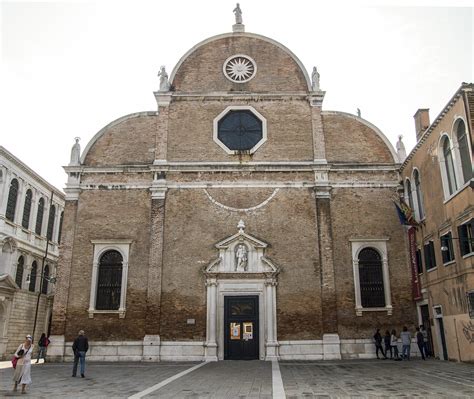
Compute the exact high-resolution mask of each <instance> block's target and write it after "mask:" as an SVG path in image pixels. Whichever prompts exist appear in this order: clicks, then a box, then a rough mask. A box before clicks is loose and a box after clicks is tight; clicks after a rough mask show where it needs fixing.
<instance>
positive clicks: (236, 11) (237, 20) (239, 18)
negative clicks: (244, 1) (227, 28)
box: [234, 3, 242, 24]
mask: <svg viewBox="0 0 474 399" xmlns="http://www.w3.org/2000/svg"><path fill="white" fill-rule="evenodd" d="M234 14H235V23H236V24H241V23H242V10H241V9H240V5H239V3H237V5H236V6H235V8H234Z"/></svg>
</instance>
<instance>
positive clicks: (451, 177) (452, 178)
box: [443, 137, 458, 195]
mask: <svg viewBox="0 0 474 399" xmlns="http://www.w3.org/2000/svg"><path fill="white" fill-rule="evenodd" d="M443 156H444V163H445V165H444V167H445V172H446V180H447V181H446V183H447V186H448V190H449V195H451V194H452V193H454V192H455V191H456V190H457V188H458V187H457V184H456V174H455V173H454V162H453V153H452V151H451V146H450V144H449V139H448V138H447V137H446V138H445V139H444V142H443Z"/></svg>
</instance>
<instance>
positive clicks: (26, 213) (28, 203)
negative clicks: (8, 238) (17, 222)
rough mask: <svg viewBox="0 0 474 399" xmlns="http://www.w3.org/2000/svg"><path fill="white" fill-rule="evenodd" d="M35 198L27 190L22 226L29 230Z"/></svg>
mask: <svg viewBox="0 0 474 399" xmlns="http://www.w3.org/2000/svg"><path fill="white" fill-rule="evenodd" d="M32 198H33V193H32V192H31V190H26V195H25V206H24V207H23V219H22V221H21V225H22V226H23V227H24V228H25V229H27V228H28V227H30V215H31V199H32Z"/></svg>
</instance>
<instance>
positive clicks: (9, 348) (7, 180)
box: [0, 146, 64, 359]
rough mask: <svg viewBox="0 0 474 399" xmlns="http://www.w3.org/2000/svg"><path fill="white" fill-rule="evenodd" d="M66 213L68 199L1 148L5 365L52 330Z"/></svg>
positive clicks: (0, 296) (0, 294) (0, 297)
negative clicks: (30, 336) (29, 342)
mask: <svg viewBox="0 0 474 399" xmlns="http://www.w3.org/2000/svg"><path fill="white" fill-rule="evenodd" d="M63 210H64V194H63V193H62V192H61V191H59V190H58V189H56V188H55V187H53V186H52V185H51V184H49V183H48V182H47V181H46V180H44V179H43V178H42V177H41V176H39V175H38V174H37V173H35V172H34V171H33V170H32V169H30V168H29V167H28V166H27V165H26V164H25V163H23V162H22V161H20V160H19V159H18V158H16V157H15V156H14V155H13V154H12V153H10V152H9V151H7V150H6V149H5V148H3V147H1V146H0V249H1V252H0V358H1V359H7V358H8V359H9V358H10V357H11V354H12V353H13V352H14V351H15V350H16V348H17V347H18V345H19V344H20V343H21V342H22V341H23V340H24V338H25V336H26V335H27V334H34V337H35V339H37V338H38V339H39V336H40V335H41V333H43V332H46V333H48V332H49V330H50V324H51V313H52V301H53V294H54V285H53V284H52V282H54V277H53V276H54V275H55V273H56V267H57V262H58V256H59V245H60V236H61V224H62V218H63ZM38 296H39V305H38V306H37V301H38ZM35 318H36V319H37V320H36V329H35V330H33V327H34V321H35Z"/></svg>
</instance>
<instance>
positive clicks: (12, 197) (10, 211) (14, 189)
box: [5, 179, 18, 222]
mask: <svg viewBox="0 0 474 399" xmlns="http://www.w3.org/2000/svg"><path fill="white" fill-rule="evenodd" d="M17 198H18V180H17V179H13V180H12V181H11V183H10V191H9V192H8V201H7V210H6V212H5V217H6V218H7V220H9V221H10V222H13V221H14V219H15V210H16V200H17Z"/></svg>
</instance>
